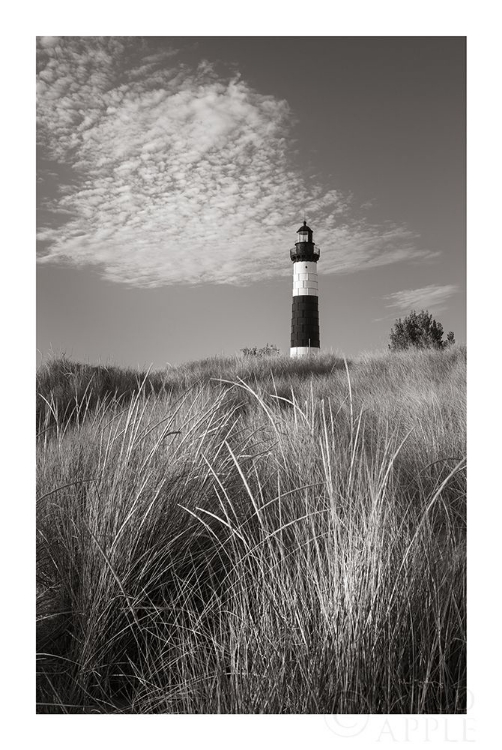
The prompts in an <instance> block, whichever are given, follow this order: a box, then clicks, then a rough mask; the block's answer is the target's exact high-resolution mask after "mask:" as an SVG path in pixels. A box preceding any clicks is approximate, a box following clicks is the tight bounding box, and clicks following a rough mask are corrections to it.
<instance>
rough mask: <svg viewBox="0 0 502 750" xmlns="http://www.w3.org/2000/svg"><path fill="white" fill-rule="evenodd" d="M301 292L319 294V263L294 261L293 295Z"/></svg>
mask: <svg viewBox="0 0 502 750" xmlns="http://www.w3.org/2000/svg"><path fill="white" fill-rule="evenodd" d="M299 294H314V295H315V296H316V297H317V296H318V295H319V281H318V276H317V263H313V262H312V261H307V260H304V261H298V262H297V263H293V297H296V296H297V295H299ZM296 348H301V349H302V348H304V347H296Z"/></svg>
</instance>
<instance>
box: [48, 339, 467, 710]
mask: <svg viewBox="0 0 502 750" xmlns="http://www.w3.org/2000/svg"><path fill="white" fill-rule="evenodd" d="M37 386H38V393H39V398H38V406H37V434H38V438H37V444H38V471H37V475H38V504H37V514H38V550H37V563H38V565H37V568H38V579H37V580H38V585H37V588H38V599H39V602H38V605H39V607H38V610H39V615H38V623H37V641H38V644H37V649H38V657H37V665H38V667H37V669H38V675H39V677H38V696H37V701H38V708H37V710H38V711H39V712H45V713H91V712H97V713H113V712H125V713H150V712H151V713H157V712H181V713H220V712H221V713H455V712H463V711H464V710H465V688H466V685H465V678H466V674H465V671H466V654H465V643H466V632H465V625H466V613H465V491H466V486H465V485H466V477H465V350H464V349H462V348H461V347H453V348H451V349H449V350H446V351H444V352H441V351H439V352H438V351H423V352H404V353H400V354H390V353H389V354H380V355H374V356H373V355H372V356H366V357H361V358H360V359H359V360H358V361H355V362H351V363H347V365H346V364H345V363H344V362H343V361H341V360H339V359H337V358H336V357H334V356H332V355H322V356H319V357H318V358H316V359H314V360H310V361H295V360H290V359H289V358H282V357H277V358H266V359H258V358H245V359H242V358H235V359H211V360H205V361H203V362H199V363H192V364H189V365H184V366H180V367H177V368H170V369H168V370H166V371H163V372H161V373H138V372H133V371H125V370H119V369H118V368H105V367H101V368H93V367H91V366H85V365H78V364H75V363H71V362H69V361H67V360H65V359H62V360H55V361H52V362H51V363H49V364H47V365H46V366H45V367H44V368H42V369H41V370H40V372H39V375H38V383H37Z"/></svg>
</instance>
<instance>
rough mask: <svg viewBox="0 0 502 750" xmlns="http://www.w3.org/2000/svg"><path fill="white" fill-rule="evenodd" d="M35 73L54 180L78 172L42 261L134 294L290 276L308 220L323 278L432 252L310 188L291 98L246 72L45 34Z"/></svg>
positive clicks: (49, 207)
mask: <svg viewBox="0 0 502 750" xmlns="http://www.w3.org/2000/svg"><path fill="white" fill-rule="evenodd" d="M38 65H39V70H38V108H37V114H38V134H39V142H40V145H41V147H42V151H43V153H44V155H45V156H48V157H49V158H50V159H51V160H52V162H53V171H54V170H56V171H57V169H56V168H57V165H59V166H60V167H64V169H65V170H66V172H68V167H70V168H71V172H72V176H71V179H67V180H64V181H63V183H62V184H61V183H60V184H59V185H58V191H57V193H56V192H55V191H54V190H53V191H52V192H48V193H47V197H46V198H45V201H44V202H43V204H42V207H43V208H44V209H45V210H46V211H45V214H46V215H49V214H50V213H51V212H52V215H53V216H54V215H55V214H54V212H56V215H57V216H60V217H71V218H68V219H67V220H66V221H64V220H63V218H61V221H59V222H56V225H55V222H54V221H48V222H47V223H46V224H45V225H43V226H41V227H40V231H39V239H40V240H41V241H42V244H43V245H44V246H45V250H44V254H43V255H42V256H41V257H40V262H43V263H50V262H71V263H74V264H77V265H84V264H99V265H100V266H101V268H102V273H103V275H104V276H105V277H106V278H107V279H109V280H112V281H116V282H123V283H128V284H132V285H136V286H159V285H162V284H172V283H188V284H196V283H201V282H213V283H233V284H241V283H248V282H250V281H253V280H255V279H257V278H263V273H264V268H265V270H266V273H267V274H268V275H270V274H272V275H282V274H285V273H289V268H288V264H287V263H286V261H285V258H287V250H288V248H289V247H290V246H291V245H292V244H293V242H294V236H293V235H292V231H294V230H295V229H296V224H298V223H299V219H301V218H303V213H304V212H305V213H306V216H307V218H308V220H309V222H311V223H312V225H313V227H314V230H315V229H317V228H318V229H319V231H317V232H316V236H315V239H316V241H318V242H319V244H320V245H321V247H322V262H323V273H330V272H332V273H348V272H352V271H355V270H359V269H361V268H365V267H372V266H381V265H386V264H390V263H395V262H397V261H401V260H407V259H412V258H426V257H430V256H431V255H432V254H431V253H430V252H427V251H425V250H420V249H419V248H418V247H417V237H416V236H415V235H414V234H413V233H412V232H410V231H408V230H407V229H406V228H404V227H401V226H397V225H395V224H392V223H388V224H385V225H376V224H370V223H368V222H367V221H366V220H364V219H356V218H355V216H354V213H353V210H352V207H351V199H350V197H348V196H346V195H344V194H342V192H340V191H339V190H338V189H336V188H334V187H333V186H329V185H323V184H322V183H321V182H320V181H317V182H315V181H314V180H308V179H306V178H305V177H304V176H303V175H302V173H301V172H300V170H299V169H298V168H297V167H296V166H295V162H294V155H293V154H292V151H291V127H292V122H293V121H294V113H293V112H291V110H290V107H289V105H288V103H287V102H286V101H284V100H279V99H277V98H275V97H273V96H270V95H265V94H262V93H260V92H258V91H256V90H254V89H253V88H252V87H251V86H249V84H248V83H246V82H245V81H243V80H242V79H241V78H240V77H239V76H237V75H235V74H229V75H228V76H227V77H226V78H225V77H222V75H221V74H218V73H217V72H216V70H215V68H214V67H213V66H212V65H211V64H210V63H209V62H202V63H201V64H199V65H198V67H196V68H190V67H188V66H187V65H185V64H183V63H182V62H180V61H179V59H178V56H177V55H176V51H175V50H174V49H170V50H166V51H163V52H160V53H158V52H157V53H155V54H151V49H150V48H149V45H148V41H143V40H141V39H139V38H129V39H127V38H126V39H123V38H113V37H112V38H105V39H101V38H89V37H85V38H78V37H61V38H54V37H50V38H42V39H40V40H39V42H38ZM418 291H420V290H418ZM406 293H407V292H402V293H398V294H406Z"/></svg>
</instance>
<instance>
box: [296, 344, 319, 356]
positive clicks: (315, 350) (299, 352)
mask: <svg viewBox="0 0 502 750" xmlns="http://www.w3.org/2000/svg"><path fill="white" fill-rule="evenodd" d="M319 351H320V349H319V347H318V346H292V347H291V348H290V350H289V356H290V357H312V356H313V355H314V354H319Z"/></svg>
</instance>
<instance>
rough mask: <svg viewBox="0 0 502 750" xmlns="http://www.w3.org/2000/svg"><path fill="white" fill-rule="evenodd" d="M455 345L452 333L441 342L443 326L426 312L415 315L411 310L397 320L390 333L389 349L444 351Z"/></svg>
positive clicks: (422, 311)
mask: <svg viewBox="0 0 502 750" xmlns="http://www.w3.org/2000/svg"><path fill="white" fill-rule="evenodd" d="M454 343H455V337H454V333H453V331H450V332H449V333H448V336H447V337H446V341H443V326H442V325H441V323H438V322H437V321H436V320H434V318H433V317H432V315H431V314H430V313H429V312H428V311H427V310H421V312H419V313H417V312H415V310H412V311H411V313H410V314H409V315H407V316H406V318H404V320H401V318H398V320H396V322H395V323H394V326H393V328H392V330H391V332H390V344H389V349H390V350H391V351H400V350H402V349H410V348H411V347H415V348H416V349H445V348H446V347H447V346H451V345H452V344H454Z"/></svg>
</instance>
